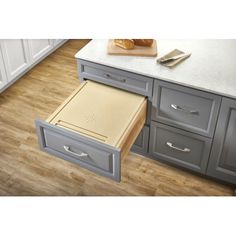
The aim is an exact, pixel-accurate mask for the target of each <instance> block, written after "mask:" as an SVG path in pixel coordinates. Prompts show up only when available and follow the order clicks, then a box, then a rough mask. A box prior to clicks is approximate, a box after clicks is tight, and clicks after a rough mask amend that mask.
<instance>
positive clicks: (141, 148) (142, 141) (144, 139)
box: [131, 126, 149, 154]
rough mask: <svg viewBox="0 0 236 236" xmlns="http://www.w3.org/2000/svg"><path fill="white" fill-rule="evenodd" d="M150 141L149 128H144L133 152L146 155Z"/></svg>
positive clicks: (133, 147)
mask: <svg viewBox="0 0 236 236" xmlns="http://www.w3.org/2000/svg"><path fill="white" fill-rule="evenodd" d="M148 141H149V127H148V126H144V127H143V129H142V131H141V132H140V134H139V135H138V137H137V139H136V140H135V143H134V145H133V146H132V149H131V151H134V152H138V153H142V154H146V153H147V151H148Z"/></svg>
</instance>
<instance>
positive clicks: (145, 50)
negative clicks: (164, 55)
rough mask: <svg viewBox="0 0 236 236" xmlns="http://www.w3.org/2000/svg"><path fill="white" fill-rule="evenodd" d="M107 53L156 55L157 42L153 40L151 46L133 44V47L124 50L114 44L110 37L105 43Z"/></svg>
mask: <svg viewBox="0 0 236 236" xmlns="http://www.w3.org/2000/svg"><path fill="white" fill-rule="evenodd" d="M107 53H108V54H110V55H126V56H144V57H156V56H157V42H156V40H154V41H153V44H152V46H151V47H141V46H136V45H135V47H134V49H131V50H126V49H123V48H120V47H118V46H116V45H115V44H114V42H113V39H110V40H109V41H108V45H107Z"/></svg>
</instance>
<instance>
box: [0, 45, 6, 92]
mask: <svg viewBox="0 0 236 236" xmlns="http://www.w3.org/2000/svg"><path fill="white" fill-rule="evenodd" d="M6 84H7V76H6V72H5V68H4V64H3V57H2V53H1V47H0V90H1V88H3V87H4V86H5V85H6Z"/></svg>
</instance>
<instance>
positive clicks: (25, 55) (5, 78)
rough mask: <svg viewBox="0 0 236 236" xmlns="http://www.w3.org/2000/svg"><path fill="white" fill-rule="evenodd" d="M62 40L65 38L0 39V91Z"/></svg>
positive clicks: (61, 42) (58, 45)
mask: <svg viewBox="0 0 236 236" xmlns="http://www.w3.org/2000/svg"><path fill="white" fill-rule="evenodd" d="M64 42H66V40H65V39H2V40H0V92H2V91H3V90H4V89H6V88H7V87H8V86H10V85H11V84H12V83H13V82H14V81H15V80H17V79H19V78H20V77H21V76H22V75H23V74H25V73H26V72H27V71H28V70H30V69H31V68H32V67H33V66H34V65H36V64H37V63H39V62H40V61H41V60H43V59H44V58H45V57H46V56H47V55H48V54H50V53H52V52H53V51H54V50H56V49H57V48H58V47H60V46H61V45H62V44H63V43H64Z"/></svg>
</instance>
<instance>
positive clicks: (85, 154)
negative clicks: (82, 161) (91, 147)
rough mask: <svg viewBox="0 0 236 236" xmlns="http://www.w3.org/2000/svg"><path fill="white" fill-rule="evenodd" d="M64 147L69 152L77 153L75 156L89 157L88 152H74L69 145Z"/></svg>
mask: <svg viewBox="0 0 236 236" xmlns="http://www.w3.org/2000/svg"><path fill="white" fill-rule="evenodd" d="M64 149H65V150H66V151H67V152H69V153H70V154H73V155H75V156H77V157H88V154H87V153H84V152H81V153H76V152H72V151H71V150H70V147H68V146H64Z"/></svg>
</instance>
